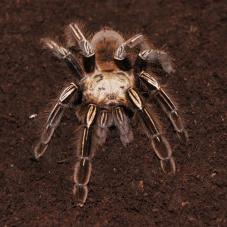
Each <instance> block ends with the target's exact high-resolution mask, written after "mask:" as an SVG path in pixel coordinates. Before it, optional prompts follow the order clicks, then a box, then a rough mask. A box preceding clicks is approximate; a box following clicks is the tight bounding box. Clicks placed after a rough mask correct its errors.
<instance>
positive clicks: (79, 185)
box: [73, 104, 97, 206]
mask: <svg viewBox="0 0 227 227" xmlns="http://www.w3.org/2000/svg"><path fill="white" fill-rule="evenodd" d="M96 113H97V107H96V105H93V104H90V105H88V109H87V112H86V115H85V126H84V127H83V133H82V139H81V141H80V147H79V150H78V154H77V156H78V157H77V158H78V160H77V162H76V164H75V169H74V188H73V194H74V198H75V202H76V204H77V205H78V206H83V205H84V203H85V201H86V199H87V194H88V188H87V184H88V182H89V179H90V176H91V168H92V164H91V159H92V156H93V154H92V153H91V145H92V125H93V123H94V120H95V117H96Z"/></svg>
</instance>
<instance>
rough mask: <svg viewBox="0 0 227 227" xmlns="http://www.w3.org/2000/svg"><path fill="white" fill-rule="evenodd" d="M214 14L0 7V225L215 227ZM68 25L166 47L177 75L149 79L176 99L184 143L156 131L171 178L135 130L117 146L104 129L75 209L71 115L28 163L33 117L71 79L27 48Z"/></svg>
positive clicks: (218, 139) (218, 196) (188, 8)
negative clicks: (172, 162)
mask: <svg viewBox="0 0 227 227" xmlns="http://www.w3.org/2000/svg"><path fill="white" fill-rule="evenodd" d="M117 2H119V3H117ZM225 8H226V2H225V1H224V0H223V1H221V0H217V1H213V0H201V1H198V0H190V1H187V0H174V1H173V0H166V1H163V0H156V1H155V0H150V1H149V0H141V1H135V0H122V1H114V0H108V1H91V0H90V1H88V0H84V1H72V0H62V1H60V0H59V1H57V0H55V1H54V0H53V1H47V0H46V1H44V0H43V1H42V0H33V1H32V0H11V1H8V0H1V3H0V31H1V39H0V45H1V48H0V52H1V55H0V62H1V65H0V72H1V76H0V125H1V127H0V134H1V137H0V147H1V153H0V187H1V190H0V206H1V207H0V225H1V226H102V227H103V226H105V227H107V226H108V227H109V226H130V227H131V226H136V227H137V226H165V227H166V226H167V227H168V226H179V227H181V226H220V227H221V226H223V227H224V226H227V221H226V210H227V204H226V192H227V190H226V189H227V177H226V164H227V160H226V153H225V152H226V136H227V134H226V131H225V120H226V119H225V118H226V113H225V110H224V104H225V102H226V74H225V73H226V56H227V53H226V51H227V48H226V30H225V29H226V28H227V24H226V20H227V16H226V15H227V13H226V10H225ZM78 19H79V20H82V21H84V22H86V23H87V24H88V25H89V29H90V30H91V31H97V30H98V29H99V28H100V27H102V26H104V25H107V26H112V27H114V28H117V29H118V30H120V31H122V32H123V33H131V34H135V33H136V32H142V33H145V34H147V35H148V36H149V37H151V39H152V40H153V42H154V43H155V45H156V46H157V47H162V46H164V45H166V46H167V47H168V51H169V52H170V53H171V55H173V56H174V58H175V60H176V65H177V72H176V74H175V75H173V76H171V77H169V78H168V80H167V79H163V78H164V77H163V76H161V77H160V78H161V79H162V80H164V82H163V83H165V82H166V81H168V86H169V88H171V90H172V94H173V96H176V97H177V99H178V103H179V106H180V110H181V112H182V116H183V118H184V120H185V124H186V128H187V130H188V133H189V137H190V140H189V143H188V145H187V146H185V145H184V144H181V143H179V141H178V140H177V139H176V136H174V134H172V129H171V128H170V127H169V125H167V129H168V131H169V132H170V137H171V138H172V140H171V141H172V144H173V149H174V155H175V157H176V162H177V173H176V175H175V176H174V177H171V176H167V175H165V174H163V173H162V171H161V169H160V166H159V162H158V159H157V158H156V157H155V155H154V154H153V152H151V151H150V147H149V144H148V141H147V140H146V139H145V138H144V134H143V133H141V132H139V131H136V133H135V141H134V143H132V144H131V145H129V146H128V147H127V148H124V147H123V146H122V145H121V143H120V140H119V138H118V134H117V133H114V134H113V136H112V137H111V138H110V139H109V140H108V142H107V144H106V145H105V146H104V147H103V149H101V150H99V152H98V153H97V155H96V156H95V159H94V162H93V164H94V168H93V172H92V178H91V181H90V184H89V195H88V199H87V203H86V205H85V206H84V207H83V208H78V207H74V206H73V204H72V202H71V200H72V193H71V192H72V191H71V189H72V180H71V178H72V174H73V165H74V161H75V160H74V155H75V147H74V145H73V139H74V138H73V136H72V135H73V128H74V125H75V124H76V120H75V119H74V116H73V113H70V112H69V113H67V114H66V116H65V117H64V122H63V123H62V124H61V127H59V129H58V130H57V132H56V134H55V136H54V138H53V141H52V143H51V145H50V147H49V149H48V152H47V153H46V155H45V156H44V157H43V158H42V159H41V160H40V162H35V161H34V160H33V159H32V156H33V153H32V146H33V144H34V142H35V140H36V139H37V128H38V124H39V120H38V119H39V117H40V113H42V112H43V110H44V109H45V106H46V105H47V104H48V103H49V101H50V100H51V99H52V98H55V97H56V95H57V94H58V93H59V90H60V89H61V88H62V87H63V86H64V85H65V84H66V83H68V82H69V81H73V79H74V78H73V75H71V74H70V72H69V71H68V69H67V67H66V66H65V65H64V64H61V63H60V62H59V61H57V60H55V59H54V58H52V57H50V55H49V54H47V53H46V52H44V51H43V50H41V47H40V43H39V40H40V38H42V37H45V36H52V37H55V36H58V37H59V36H61V35H62V31H63V27H64V26H65V25H67V24H68V23H70V22H72V21H75V20H78ZM33 113H39V115H38V117H37V118H35V119H29V116H30V115H31V114H33ZM164 122H165V123H167V124H168V122H167V121H166V120H165V119H164Z"/></svg>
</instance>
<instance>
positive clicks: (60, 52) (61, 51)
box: [43, 39, 84, 78]
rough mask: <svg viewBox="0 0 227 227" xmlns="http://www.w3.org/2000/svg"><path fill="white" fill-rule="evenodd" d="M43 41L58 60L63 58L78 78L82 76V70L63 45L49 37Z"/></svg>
mask: <svg viewBox="0 0 227 227" xmlns="http://www.w3.org/2000/svg"><path fill="white" fill-rule="evenodd" d="M43 43H44V44H45V46H46V47H48V48H49V49H50V50H51V52H52V53H53V54H54V56H56V57H57V58H58V59H60V60H64V61H65V63H66V64H67V65H68V67H69V68H70V70H71V71H72V72H73V73H75V74H76V75H77V76H78V77H79V78H82V77H83V76H84V72H83V70H82V68H81V66H80V64H79V63H78V62H77V60H76V59H75V57H74V56H73V54H72V53H71V52H70V51H69V50H68V49H66V48H65V47H63V46H60V45H58V44H57V43H56V42H55V41H53V40H50V39H43Z"/></svg>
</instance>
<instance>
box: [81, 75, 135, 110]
mask: <svg viewBox="0 0 227 227" xmlns="http://www.w3.org/2000/svg"><path fill="white" fill-rule="evenodd" d="M82 83H83V86H84V92H83V97H84V99H85V100H86V102H88V103H95V104H99V105H104V106H105V105H120V104H127V98H126V91H127V89H128V88H129V87H132V86H133V85H134V77H133V76H131V75H129V74H127V73H125V72H122V71H113V72H103V71H96V72H95V73H94V74H93V75H92V76H89V77H86V78H85V79H84V80H83V82H82Z"/></svg>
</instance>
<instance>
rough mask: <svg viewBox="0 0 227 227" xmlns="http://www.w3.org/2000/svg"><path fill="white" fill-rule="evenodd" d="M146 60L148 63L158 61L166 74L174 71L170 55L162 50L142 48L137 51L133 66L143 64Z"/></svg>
mask: <svg viewBox="0 0 227 227" xmlns="http://www.w3.org/2000/svg"><path fill="white" fill-rule="evenodd" d="M146 62H149V63H155V62H158V63H160V65H161V66H162V68H163V70H164V71H165V72H167V73H168V74H170V73H174V72H175V69H174V67H173V63H172V59H171V57H170V56H169V55H168V54H167V53H166V52H165V51H162V50H156V49H155V50H154V49H147V50H143V51H141V52H140V53H139V55H138V57H137V61H136V65H135V67H137V66H138V65H140V66H139V67H141V66H142V65H145V64H146Z"/></svg>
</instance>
